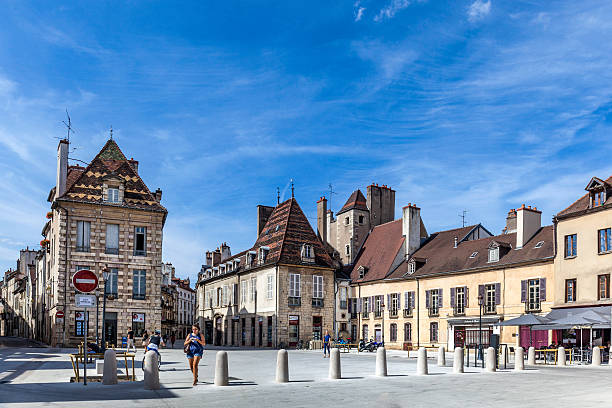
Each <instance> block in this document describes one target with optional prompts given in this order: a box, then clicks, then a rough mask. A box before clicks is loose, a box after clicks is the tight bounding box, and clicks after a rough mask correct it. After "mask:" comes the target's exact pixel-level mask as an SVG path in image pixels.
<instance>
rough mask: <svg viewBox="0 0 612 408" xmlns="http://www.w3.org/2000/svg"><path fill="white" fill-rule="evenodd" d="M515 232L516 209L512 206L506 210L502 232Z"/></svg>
mask: <svg viewBox="0 0 612 408" xmlns="http://www.w3.org/2000/svg"><path fill="white" fill-rule="evenodd" d="M513 232H516V210H515V209H514V208H513V209H511V210H510V211H508V215H507V216H506V227H505V228H504V229H503V231H502V233H503V234H512V233H513Z"/></svg>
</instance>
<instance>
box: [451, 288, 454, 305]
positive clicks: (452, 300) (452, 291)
mask: <svg viewBox="0 0 612 408" xmlns="http://www.w3.org/2000/svg"><path fill="white" fill-rule="evenodd" d="M450 297H451V298H450V299H451V300H450V306H451V307H452V308H454V307H455V288H451V289H450Z"/></svg>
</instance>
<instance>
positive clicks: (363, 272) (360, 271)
mask: <svg viewBox="0 0 612 408" xmlns="http://www.w3.org/2000/svg"><path fill="white" fill-rule="evenodd" d="M347 248H348V246H347ZM357 270H358V272H359V279H363V277H364V276H365V274H366V267H365V266H363V265H362V266H360V267H359V269H357Z"/></svg>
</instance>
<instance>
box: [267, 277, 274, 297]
mask: <svg viewBox="0 0 612 408" xmlns="http://www.w3.org/2000/svg"><path fill="white" fill-rule="evenodd" d="M266 295H267V296H266V298H267V299H272V298H273V297H274V275H272V274H269V275H268V286H267V290H266Z"/></svg>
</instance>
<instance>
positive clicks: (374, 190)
mask: <svg viewBox="0 0 612 408" xmlns="http://www.w3.org/2000/svg"><path fill="white" fill-rule="evenodd" d="M366 205H367V207H368V209H369V210H370V226H371V227H372V228H373V227H375V226H377V225H381V224H385V223H387V222H391V221H393V220H394V219H395V190H392V189H391V188H390V187H389V186H387V185H383V186H378V184H374V183H372V184H371V185H369V186H368V187H367V197H366Z"/></svg>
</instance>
